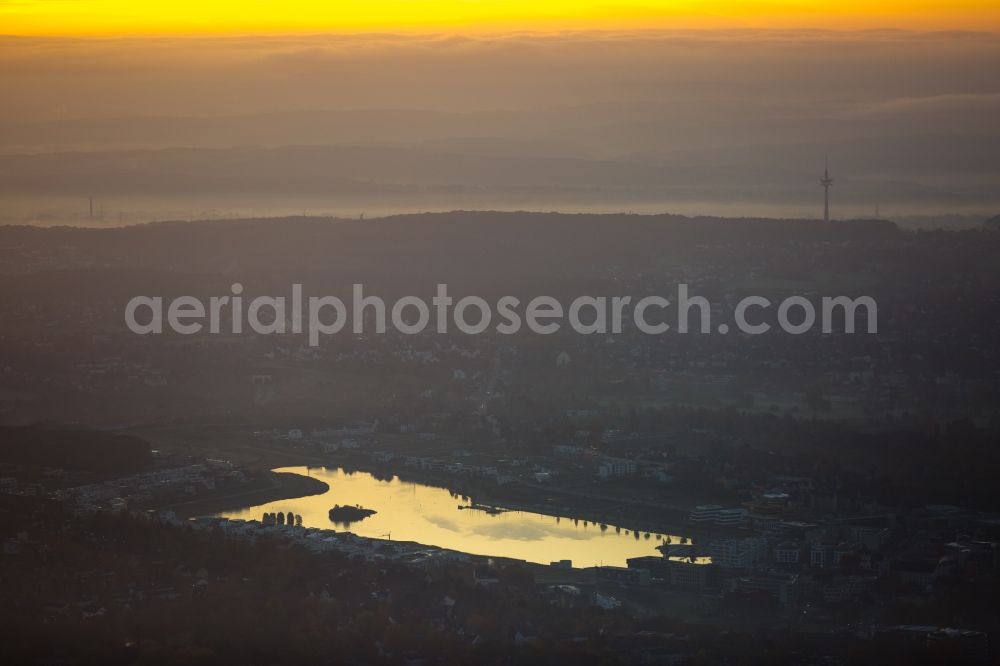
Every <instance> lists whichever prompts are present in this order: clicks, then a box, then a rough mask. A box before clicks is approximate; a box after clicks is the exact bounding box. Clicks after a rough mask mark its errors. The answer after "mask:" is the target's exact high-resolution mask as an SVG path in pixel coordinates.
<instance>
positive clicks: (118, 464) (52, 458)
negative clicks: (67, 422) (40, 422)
mask: <svg viewBox="0 0 1000 666" xmlns="http://www.w3.org/2000/svg"><path fill="white" fill-rule="evenodd" d="M150 458H151V454H150V448H149V444H148V443H147V442H146V441H145V440H143V439H140V438H139V437H134V436H132V435H118V434H114V433H107V432H101V431H97V430H74V429H60V428H52V427H35V426H0V462H3V463H7V464H14V465H39V466H58V467H63V468H68V469H79V470H86V471H92V472H116V473H127V472H133V471H137V470H140V469H142V468H144V467H145V466H147V465H148V464H149V463H150Z"/></svg>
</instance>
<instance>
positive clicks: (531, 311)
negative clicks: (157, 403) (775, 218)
mask: <svg viewBox="0 0 1000 666" xmlns="http://www.w3.org/2000/svg"><path fill="white" fill-rule="evenodd" d="M290 291H291V293H290V296H288V297H286V296H256V297H254V298H249V297H248V296H245V295H244V294H243V285H242V284H240V283H239V282H235V283H233V284H232V285H231V287H230V293H229V294H225V295H220V296H212V297H210V298H208V299H207V302H206V300H203V299H200V298H197V297H194V296H179V297H177V298H172V299H165V298H163V297H161V296H136V297H134V298H132V299H131V300H129V302H128V304H127V305H126V307H125V323H126V325H127V326H128V328H129V330H131V331H132V332H133V333H136V334H140V335H149V334H158V333H163V332H164V331H167V330H169V331H173V332H174V333H177V334H181V335H192V334H196V333H201V332H205V331H207V332H209V333H215V334H218V333H232V334H240V333H243V332H245V331H252V332H254V333H257V334H260V335H269V334H286V333H292V334H303V333H305V334H307V335H308V339H309V345H310V346H313V347H315V346H317V345H319V344H320V341H321V340H322V339H323V337H324V336H329V335H335V334H337V333H341V332H342V331H345V329H346V330H347V331H349V332H353V333H355V334H367V333H378V334H382V333H385V332H386V331H387V330H389V328H390V327H391V328H392V329H393V330H395V331H398V332H400V333H403V334H407V335H415V334H418V333H422V332H424V331H426V330H427V329H428V327H432V328H431V330H432V331H436V332H437V333H449V332H451V331H453V330H455V331H458V332H461V333H464V334H468V335H477V334H480V333H484V332H486V331H488V330H491V329H492V330H494V331H496V332H497V333H500V334H502V335H513V334H516V333H518V332H520V331H521V330H523V329H524V328H527V330H528V331H531V332H532V333H536V334H539V335H551V334H553V333H556V332H558V331H559V330H561V329H562V328H563V327H564V326H568V327H569V328H570V329H571V330H573V331H574V332H576V333H579V334H581V335H593V334H617V333H622V332H623V331H624V330H626V329H627V328H630V327H634V328H635V330H638V331H639V332H640V333H644V334H647V335H662V334H665V333H668V332H676V333H690V332H695V333H703V334H704V333H718V334H723V335H725V334H728V333H730V332H731V331H732V329H733V328H734V327H735V330H736V331H738V332H740V333H743V334H746V335H762V334H764V333H768V332H770V331H773V330H780V331H782V332H784V333H788V334H790V335H801V334H803V333H807V332H809V331H811V330H814V329H815V328H816V327H817V326H819V327H820V330H821V331H822V332H823V333H833V332H835V330H836V332H843V333H854V332H855V330H856V328H864V331H865V332H867V333H877V332H878V306H877V304H876V302H875V299H873V298H872V297H870V296H858V297H855V298H851V297H848V296H824V297H822V298H820V299H818V303H814V302H813V301H812V300H810V299H808V298H806V297H804V296H789V297H787V298H784V299H782V300H780V301H777V302H772V301H771V300H770V299H768V298H766V297H763V296H746V297H744V298H742V299H740V300H739V301H738V302H736V304H735V307H733V308H732V313H731V316H728V317H725V319H726V321H722V322H719V321H713V315H714V314H715V313H713V309H712V305H711V303H710V302H709V301H708V299H707V298H705V297H703V296H698V295H692V294H690V293H689V290H688V285H687V284H684V283H681V284H678V285H677V293H676V294H675V295H674V296H673V298H667V297H665V296H661V295H652V296H649V295H647V296H642V297H632V296H579V297H577V298H575V299H573V300H572V301H569V302H568V303H566V304H564V303H563V301H560V300H559V299H557V298H555V297H553V296H536V297H534V298H531V299H530V300H522V299H519V298H517V297H515V296H503V297H500V298H498V299H496V300H495V301H493V302H489V301H487V300H486V299H484V298H481V297H479V296H463V297H461V298H458V299H456V298H454V297H453V296H451V295H449V293H448V285H446V284H438V285H437V289H436V293H435V295H434V296H433V297H432V298H431V299H430V303H428V302H427V301H426V300H425V299H423V298H420V297H417V296H403V297H401V298H399V299H396V300H395V301H393V302H391V303H386V301H385V300H384V299H383V298H381V297H379V296H377V295H374V294H366V293H365V290H364V285H361V284H355V285H353V287H352V290H351V297H350V298H348V299H342V298H339V297H337V296H330V295H325V296H308V297H306V296H304V295H303V292H302V285H301V284H293V285H292V287H291V290H290ZM345 300H346V301H348V302H345ZM714 318H716V319H718V317H714ZM835 323H836V324H837V326H836V329H835V326H834V325H835ZM856 325H857V326H856Z"/></svg>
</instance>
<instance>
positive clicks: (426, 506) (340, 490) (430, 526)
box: [220, 467, 681, 567]
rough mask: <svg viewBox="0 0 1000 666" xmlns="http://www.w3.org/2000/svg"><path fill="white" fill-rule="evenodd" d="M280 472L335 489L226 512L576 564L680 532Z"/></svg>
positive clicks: (651, 547) (364, 476)
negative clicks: (287, 517)
mask: <svg viewBox="0 0 1000 666" xmlns="http://www.w3.org/2000/svg"><path fill="white" fill-rule="evenodd" d="M275 471H277V472H291V473H294V474H303V475H306V474H308V475H309V476H312V477H314V478H316V479H319V480H321V481H324V482H325V483H327V484H328V485H329V486H330V489H329V490H328V491H327V492H326V493H324V494H322V495H313V496H311V497H300V498H298V499H289V500H281V501H277V502H269V503H267V504H261V505H259V506H252V507H247V508H245V509H240V510H237V511H227V512H224V513H222V514H220V515H221V516H224V517H226V518H242V519H245V520H250V519H256V520H260V519H261V517H262V516H263V514H264V513H265V512H268V513H276V512H279V511H280V512H283V513H286V514H287V513H293V514H298V515H301V516H302V524H303V525H304V526H306V527H320V528H327V529H336V530H338V531H350V532H353V533H354V534H358V535H360V536H366V537H377V538H383V539H384V538H391V539H392V540H394V541H416V542H418V543H422V544H425V545H430V546H440V547H442V548H449V549H452V550H458V551H462V552H466V553H475V554H477V555H492V556H496V557H510V558H516V559H521V560H527V561H529V562H538V563H542V564H548V563H549V562H551V561H554V560H564V559H565V560H572V561H573V566H575V567H588V566H596V565H601V564H604V565H612V566H625V560H626V559H628V558H630V557H637V556H640V555H659V551H657V550H656V547H657V546H658V545H660V544H662V543H663V542H664V541H665V540H666V539H668V538H669V539H670V540H671V542H673V543H675V544H677V543H680V542H681V537H678V536H671V537H667V536H666V535H659V534H650V535H649V536H648V537H647V536H646V534H645V533H639V534H638V535H636V534H635V533H633V532H631V531H630V530H626V529H619V528H616V527H615V526H613V525H608V526H606V527H604V528H602V527H601V526H600V525H599V524H595V523H592V522H586V521H583V520H577V521H574V520H573V519H572V518H555V517H553V516H546V515H542V514H538V513H530V512H526V511H505V512H503V513H496V514H492V513H488V512H486V511H480V510H476V509H471V508H465V509H459V506H464V507H469V505H470V502H469V500H467V499H462V497H461V496H455V495H453V494H452V493H450V492H449V491H448V490H445V489H443V488H437V487H434V486H427V485H423V484H420V483H413V482H410V481H402V480H400V479H399V478H398V477H394V478H393V479H392V480H391V481H386V480H380V479H376V478H375V477H374V476H372V475H371V474H369V473H368V472H346V471H344V470H343V469H332V468H325V467H312V468H307V467H284V468H281V469H277V470H275ZM336 504H342V505H343V504H350V505H356V504H359V505H361V506H363V507H366V508H369V509H375V510H376V511H377V512H378V513H376V514H375V515H373V516H370V517H368V518H365V519H364V520H361V521H359V522H355V523H351V524H350V526H344V525H338V524H334V523H333V522H331V521H330V519H329V516H328V512H329V510H330V509H331V508H332V507H333V506H334V505H336Z"/></svg>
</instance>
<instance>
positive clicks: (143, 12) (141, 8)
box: [0, 0, 1000, 36]
mask: <svg viewBox="0 0 1000 666" xmlns="http://www.w3.org/2000/svg"><path fill="white" fill-rule="evenodd" d="M735 27H744V28H747V27H752V28H772V27H773V28H830V29H852V30H853V29H874V28H903V29H919V30H978V31H984V30H985V31H995V30H997V29H1000V2H997V0H957V1H954V2H949V3H941V2H931V1H928V0H840V1H837V2H818V1H816V0H717V1H716V2H712V3H706V2H699V1H697V0H666V1H663V0H660V1H647V0H631V1H626V2H611V1H609V0H582V1H574V2H568V1H565V0H512V1H501V0H430V1H418V0H364V1H353V2H336V1H325V2H324V1H320V0H144V1H142V2H136V1H135V0H0V34H6V35H61V36H108V35H147V34H191V33H198V34H231V33H261V32H324V31H329V32H365V31H378V30H392V31H425V30H454V31H462V32H477V31H502V30H533V31H545V30H578V29H631V28H653V29H662V28H735Z"/></svg>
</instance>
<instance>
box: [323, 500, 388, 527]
mask: <svg viewBox="0 0 1000 666" xmlns="http://www.w3.org/2000/svg"><path fill="white" fill-rule="evenodd" d="M376 513H378V512H377V511H375V509H366V508H364V507H363V506H360V505H359V506H347V505H345V506H340V505H339V504H338V505H336V506H334V507H333V508H332V509H330V520H332V521H333V522H335V523H344V524H349V523H356V522H358V521H359V520H364V519H365V518H367V517H368V516H372V515H374V514H376Z"/></svg>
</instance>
